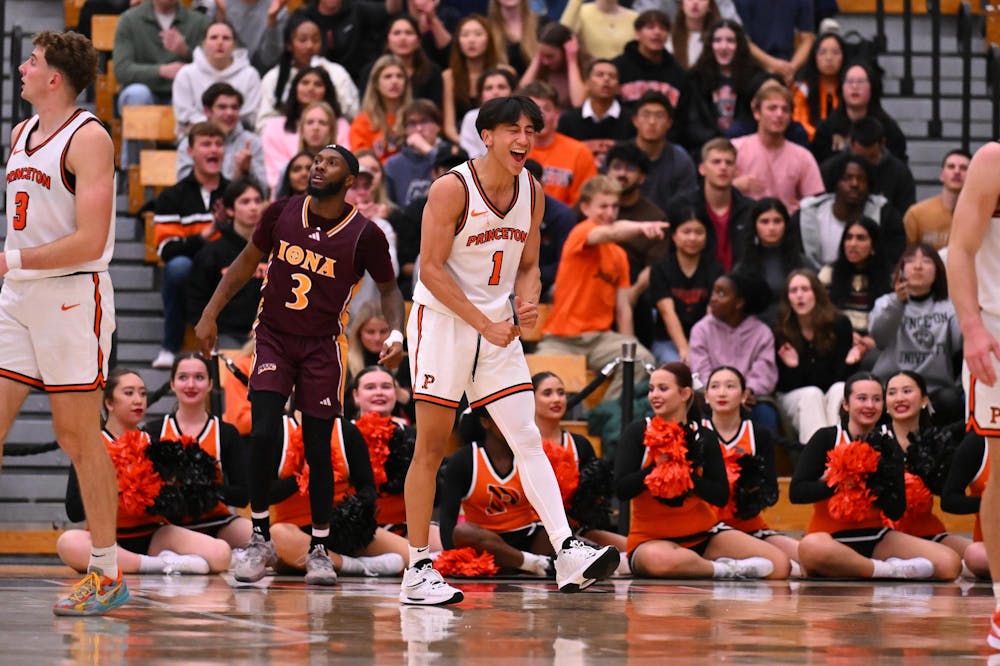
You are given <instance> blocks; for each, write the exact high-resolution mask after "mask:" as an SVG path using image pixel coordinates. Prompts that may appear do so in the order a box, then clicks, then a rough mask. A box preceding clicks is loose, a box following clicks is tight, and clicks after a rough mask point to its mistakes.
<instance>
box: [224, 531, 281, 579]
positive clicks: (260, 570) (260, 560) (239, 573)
mask: <svg viewBox="0 0 1000 666" xmlns="http://www.w3.org/2000/svg"><path fill="white" fill-rule="evenodd" d="M240 550H241V551H242V552H241V553H240V556H239V557H237V558H234V559H235V560H236V563H235V565H234V566H233V578H235V579H236V580H237V581H238V582H240V583H256V582H257V581H259V580H260V579H261V578H263V577H264V575H265V574H266V573H267V568H268V567H273V566H274V565H276V564H277V563H278V554H277V553H276V552H275V551H274V542H273V541H264V537H262V536H261V535H259V534H257V533H256V532H254V533H253V534H251V535H250V542H249V543H248V544H247V545H246V547H245V548H241V549H240Z"/></svg>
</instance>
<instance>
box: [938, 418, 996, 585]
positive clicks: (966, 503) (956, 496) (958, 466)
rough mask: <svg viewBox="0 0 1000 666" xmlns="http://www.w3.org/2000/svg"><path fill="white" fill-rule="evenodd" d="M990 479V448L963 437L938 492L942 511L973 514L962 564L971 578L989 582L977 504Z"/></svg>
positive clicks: (981, 439) (973, 435)
mask: <svg viewBox="0 0 1000 666" xmlns="http://www.w3.org/2000/svg"><path fill="white" fill-rule="evenodd" d="M989 476H990V455H989V447H987V446H986V438H985V437H983V436H982V435H979V434H977V433H975V432H969V433H967V434H966V435H965V438H964V439H963V440H962V442H961V444H959V445H958V449H956V450H955V456H954V457H953V458H952V460H951V468H950V469H949V470H948V476H947V478H946V479H945V482H944V489H943V490H942V491H941V509H942V510H944V511H947V512H948V513H955V514H960V515H968V514H970V513H974V514H976V525H975V527H974V528H973V530H972V544H971V545H970V546H969V547H968V548H966V549H965V553H964V554H963V555H962V561H963V563H964V565H965V568H967V569H968V572H966V571H965V570H964V569H963V573H967V574H971V576H970V577H975V578H982V579H985V580H989V579H990V563H989V561H988V560H987V559H986V547H985V546H984V545H983V526H982V521H981V520H980V519H979V505H980V502H981V500H982V496H983V491H984V490H985V489H986V479H988V478H989Z"/></svg>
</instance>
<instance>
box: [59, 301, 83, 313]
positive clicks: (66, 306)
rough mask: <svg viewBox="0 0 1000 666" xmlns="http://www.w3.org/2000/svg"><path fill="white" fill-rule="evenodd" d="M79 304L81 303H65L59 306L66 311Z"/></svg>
mask: <svg viewBox="0 0 1000 666" xmlns="http://www.w3.org/2000/svg"><path fill="white" fill-rule="evenodd" d="M78 305H80V304H79V303H73V304H72V305H66V304H65V303H63V304H62V305H60V306H59V309H60V310H62V311H63V312H66V310H72V309H73V308H75V307H76V306H78Z"/></svg>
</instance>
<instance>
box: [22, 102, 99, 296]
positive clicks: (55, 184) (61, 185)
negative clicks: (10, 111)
mask: <svg viewBox="0 0 1000 666" xmlns="http://www.w3.org/2000/svg"><path fill="white" fill-rule="evenodd" d="M89 122H100V121H99V120H98V119H97V116H95V115H94V114H92V113H90V112H89V111H84V110H83V109H77V110H76V112H74V113H73V115H72V116H70V118H69V119H68V120H67V121H66V122H65V123H64V124H63V126H62V127H60V128H59V129H58V130H57V131H56V132H55V133H54V134H53V135H52V136H50V137H49V138H48V139H47V140H45V142H43V143H41V144H39V145H37V146H35V147H34V148H31V149H29V148H28V147H27V146H28V141H29V139H30V138H31V134H32V132H34V130H35V129H36V128H37V127H38V116H33V117H32V118H30V119H29V120H28V121H27V122H26V123H24V125H23V126H22V127H21V131H20V133H18V135H17V136H16V137H15V138H14V145H13V146H12V147H11V153H10V159H9V160H7V173H6V175H7V242H6V247H5V249H7V250H20V249H24V248H28V247H37V246H39V245H45V244H46V243H51V242H52V241H55V240H58V239H60V238H63V237H64V236H68V235H70V234H72V233H74V232H75V231H76V190H75V185H76V178H75V176H74V175H73V174H71V173H69V171H67V170H66V154H67V153H68V152H69V143H70V141H71V140H72V138H73V135H74V134H75V133H76V131H77V130H78V129H80V127H82V126H83V125H84V124H86V123H89ZM114 220H115V207H114V203H112V207H111V220H110V224H109V225H108V238H107V240H106V242H105V244H104V252H102V253H101V257H100V258H99V259H96V260H94V261H88V262H83V263H79V264H74V265H72V266H65V267H62V268H53V269H45V270H37V269H25V268H18V269H15V270H12V271H10V272H9V273H7V275H6V278H7V279H8V280H37V279H40V278H47V277H56V276H60V275H72V274H74V273H100V272H103V271H106V270H108V264H109V263H111V255H112V253H113V252H114V247H115V233H114V232H115V227H114Z"/></svg>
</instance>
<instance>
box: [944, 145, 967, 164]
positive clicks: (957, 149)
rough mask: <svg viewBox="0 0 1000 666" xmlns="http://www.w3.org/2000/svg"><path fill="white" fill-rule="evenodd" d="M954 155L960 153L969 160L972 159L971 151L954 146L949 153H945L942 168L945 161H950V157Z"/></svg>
mask: <svg viewBox="0 0 1000 666" xmlns="http://www.w3.org/2000/svg"><path fill="white" fill-rule="evenodd" d="M952 155H959V156H961V157H964V158H965V159H967V160H971V159H972V155H971V154H970V153H969V151H967V150H964V149H962V148H952V149H951V150H949V151H948V152H947V153H945V154H944V157H942V158H941V168H942V169H943V168H944V165H945V163H946V162H947V161H948V158H949V157H951V156H952Z"/></svg>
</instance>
